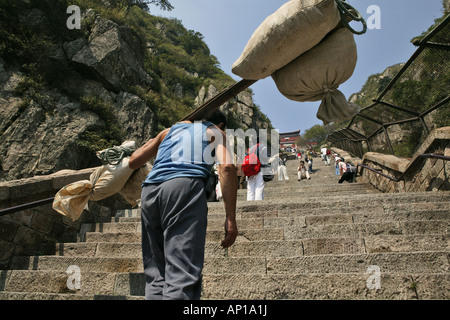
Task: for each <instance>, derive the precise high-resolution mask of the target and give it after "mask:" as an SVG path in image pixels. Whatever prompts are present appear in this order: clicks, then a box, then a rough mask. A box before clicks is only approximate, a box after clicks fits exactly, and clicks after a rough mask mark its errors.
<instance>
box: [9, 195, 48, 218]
mask: <svg viewBox="0 0 450 320" xmlns="http://www.w3.org/2000/svg"><path fill="white" fill-rule="evenodd" d="M53 199H54V197H52V198H46V199H42V200H37V201H33V202H28V203H24V204H19V205H17V206H14V207H10V208H6V209H0V217H1V216H5V215H7V214H11V213H16V212H19V211H23V210H26V209H32V208H35V207H39V206H43V205H46V204H49V203H52V202H53Z"/></svg>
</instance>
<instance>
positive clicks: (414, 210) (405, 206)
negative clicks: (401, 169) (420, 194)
mask: <svg viewBox="0 0 450 320" xmlns="http://www.w3.org/2000/svg"><path fill="white" fill-rule="evenodd" d="M448 208H450V202H431V203H387V204H376V205H371V206H370V205H367V206H364V205H358V206H346V207H342V208H339V209H337V208H331V207H318V208H301V209H300V208H299V209H274V210H273V211H254V212H251V211H247V212H242V211H240V212H239V211H238V212H237V213H236V219H238V220H239V219H245V218H249V219H250V218H264V217H283V216H286V217H287V216H292V215H301V216H314V215H320V216H332V215H336V216H337V215H353V216H356V215H363V216H367V217H374V218H375V219H376V216H377V215H384V214H386V215H391V214H398V213H402V214H405V215H408V214H410V215H414V216H419V215H420V216H423V217H426V216H427V215H428V216H430V217H432V216H440V217H441V220H444V218H445V217H446V216H450V209H448ZM224 217H225V211H224V210H223V209H222V211H220V210H214V211H213V212H209V213H208V223H209V222H212V220H215V219H219V220H223V219H224ZM385 218H386V217H383V219H385ZM445 219H446V218H445ZM416 220H420V218H416ZM140 221H141V212H140V209H133V210H127V211H121V212H119V213H118V216H117V217H114V218H112V219H111V222H140Z"/></svg>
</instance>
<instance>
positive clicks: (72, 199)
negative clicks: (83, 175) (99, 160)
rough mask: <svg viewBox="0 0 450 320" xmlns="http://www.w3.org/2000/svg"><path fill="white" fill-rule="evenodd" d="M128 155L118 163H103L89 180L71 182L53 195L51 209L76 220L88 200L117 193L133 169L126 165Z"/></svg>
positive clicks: (97, 199)
mask: <svg viewBox="0 0 450 320" xmlns="http://www.w3.org/2000/svg"><path fill="white" fill-rule="evenodd" d="M128 160H129V157H126V158H123V160H122V161H121V162H120V164H118V165H103V166H101V167H99V168H98V169H97V170H95V171H94V172H93V173H92V174H91V175H90V177H89V180H82V181H78V182H74V183H71V184H69V185H67V186H65V187H63V188H62V189H61V190H59V191H58V193H57V194H56V195H55V199H54V200H53V209H54V210H56V211H57V212H59V213H60V214H62V215H64V216H67V217H68V218H70V219H71V220H73V221H75V220H77V219H78V218H79V217H80V215H81V213H82V212H83V209H84V208H85V206H86V204H87V203H88V201H89V200H93V201H99V200H102V199H105V198H107V197H110V196H112V195H114V194H116V193H118V192H119V191H120V190H121V189H122V188H123V187H124V185H125V183H126V182H127V181H128V179H129V178H130V176H131V175H132V174H133V172H134V170H132V169H130V167H129V166H128Z"/></svg>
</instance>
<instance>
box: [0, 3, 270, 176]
mask: <svg viewBox="0 0 450 320" xmlns="http://www.w3.org/2000/svg"><path fill="white" fill-rule="evenodd" d="M15 5H16V4H9V5H5V8H1V6H3V5H0V14H1V13H3V12H2V11H1V10H3V9H4V10H5V11H7V13H8V14H9V15H11V12H13V11H8V9H10V8H8V6H11V7H13V6H15ZM11 10H12V9H11ZM27 10H28V11H25V12H20V14H19V15H20V17H25V18H23V21H28V20H27V19H26V17H29V15H30V14H32V15H33V16H34V17H35V18H36V19H34V21H47V20H51V19H52V17H51V16H50V15H51V13H48V12H46V11H44V10H42V8H27ZM136 10H138V9H136ZM139 10H140V9H139ZM101 12H102V14H99V13H98V10H97V11H96V10H91V9H89V8H88V9H84V10H83V11H82V26H83V28H82V30H80V31H79V32H78V33H76V34H75V36H74V35H73V34H72V35H71V36H70V37H54V38H52V41H51V43H50V45H47V46H45V49H43V53H42V54H41V56H39V57H40V58H39V59H34V58H33V57H28V58H27V57H24V56H20V54H18V53H17V54H14V53H15V52H13V53H11V52H10V51H8V50H6V49H4V48H1V47H0V136H1V138H0V166H1V167H0V180H2V181H4V180H13V179H20V178H26V177H30V176H34V175H44V174H51V173H54V172H56V171H59V170H63V169H74V170H78V169H84V168H88V167H93V166H97V165H100V162H99V160H98V159H97V157H96V155H95V151H96V150H99V149H101V148H105V147H110V146H113V145H118V144H120V143H121V142H123V141H125V140H135V141H136V143H137V145H138V146H139V145H141V144H142V143H144V142H145V141H147V140H148V139H149V138H151V137H152V136H153V135H154V134H155V133H156V132H157V131H158V130H160V129H161V128H163V127H165V126H167V125H168V124H169V125H170V123H173V122H174V120H175V121H176V117H177V116H178V114H177V113H176V112H172V111H171V109H170V108H171V107H173V106H175V108H177V109H180V108H178V107H176V106H178V105H183V106H185V108H186V110H188V109H189V108H191V109H192V108H194V107H197V106H198V105H200V104H201V103H203V102H204V101H206V99H208V98H210V97H212V96H214V94H216V93H217V92H218V91H219V90H222V89H223V88H224V87H226V86H227V85H229V81H230V80H229V79H231V78H229V79H228V78H227V80H226V81H225V82H227V83H222V82H221V79H214V78H211V77H209V78H208V77H206V76H205V75H204V74H203V76H202V71H200V70H199V71H198V72H197V71H196V70H193V67H192V66H190V67H186V66H184V65H183V63H182V62H177V61H176V62H175V63H174V62H172V61H167V62H165V60H164V59H168V60H170V59H173V55H166V56H164V55H162V53H161V52H162V48H167V47H169V46H171V45H173V42H174V41H173V40H172V42H170V41H169V40H167V39H168V35H167V34H165V33H167V32H168V31H167V30H166V29H165V28H164V23H166V24H169V23H170V21H164V20H163V19H162V18H158V20H157V22H154V21H153V20H148V21H147V20H142V21H144V22H145V23H146V24H148V25H150V24H152V23H153V24H154V26H151V27H152V28H153V29H152V30H157V31H158V32H159V33H160V34H157V35H155V37H156V36H158V37H159V38H158V39H163V40H164V39H166V40H167V42H164V43H162V41H163V40H159V42H158V43H156V41H155V43H151V42H150V41H148V39H145V37H143V36H142V34H139V29H138V28H136V26H134V27H131V26H129V25H127V23H124V22H123V21H122V23H117V22H114V21H113V20H111V19H109V18H108V17H105V16H104V14H103V13H104V12H105V11H101ZM139 15H141V16H145V15H147V16H150V15H148V14H147V13H144V12H139ZM38 18H39V19H38ZM145 19H146V18H145ZM142 21H140V22H141V24H142V23H144V22H142ZM6 23H7V22H5V24H6ZM1 27H2V28H3V27H5V30H6V31H7V30H8V27H7V26H6V25H5V26H4V25H2V26H1ZM177 27H178V28H181V29H180V30H181V31H180V32H184V33H187V34H188V35H189V32H190V31H189V32H187V31H186V30H185V29H184V28H182V27H180V26H177ZM23 28H27V29H28V30H27V32H28V33H32V32H33V30H32V29H31V25H30V24H24V26H23ZM7 32H8V31H7ZM46 32H48V31H46ZM141 33H144V32H142V31H141ZM5 34H6V33H4V34H2V35H0V38H1V37H2V36H3V37H5V39H6V40H5V42H6V43H8V41H10V43H13V40H14V39H19V40H24V41H23V42H24V43H25V40H28V39H21V37H25V36H24V33H23V32H19V31H17V30H16V29H14V30H11V31H9V33H8V34H6V36H5ZM36 36H37V37H39V36H41V35H40V34H39V33H37V34H36ZM194 39H199V37H198V36H197V37H196V38H194ZM1 40H3V39H1ZM35 41H36V42H37V43H39V42H38V40H36V39H35ZM146 41H147V42H146ZM197 45H201V46H204V47H205V46H206V45H205V44H204V43H203V42H199V43H198V44H197ZM43 47H44V46H43ZM13 48H14V47H13ZM2 49H3V50H2ZM206 49H207V48H206ZM188 51H189V50H186V53H184V52H183V55H191V56H194V54H193V53H189V52H188ZM191 51H192V50H191ZM17 52H18V50H17ZM33 59H34V60H33ZM42 61H45V63H43V62H42ZM163 64H165V65H169V64H172V67H174V65H176V68H177V72H178V74H179V73H182V74H183V77H185V76H186V74H187V75H188V79H189V81H191V82H190V83H187V84H186V83H183V82H182V81H181V80H179V79H171V81H169V80H167V79H166V78H165V77H164V75H163V74H162V73H163V72H162V71H161V70H162V67H161V65H163ZM177 64H178V65H177ZM199 66H200V67H201V61H200V62H199ZM200 67H198V68H200ZM217 69H218V68H217ZM180 70H181V71H180ZM50 72H52V76H53V78H52V80H53V81H48V79H47V78H48V77H47V76H48V74H50ZM214 72H215V74H220V75H222V74H224V73H223V71H221V70H214ZM54 74H57V76H54ZM199 74H200V75H199ZM172 78H173V77H172ZM222 78H223V75H222ZM55 79H56V80H55ZM180 79H184V78H180ZM212 83H214V85H213V84H212ZM192 92H194V93H195V92H196V93H195V94H194V95H193V94H192ZM189 95H190V96H193V97H192V98H190V96H189ZM194 96H195V97H196V100H195V102H194V101H193V100H194ZM186 106H187V107H186ZM222 109H223V110H224V111H226V113H227V114H228V116H229V119H230V118H231V119H233V120H234V121H235V123H234V124H235V127H242V128H243V129H247V128H250V127H252V128H256V129H257V128H269V127H271V125H270V121H269V120H268V119H267V118H266V117H265V116H264V115H262V114H261V112H260V111H259V108H258V107H257V106H255V104H254V103H253V99H252V96H251V91H250V90H247V91H245V92H243V93H241V94H240V95H239V96H238V97H236V98H235V99H232V100H230V102H229V103H227V104H225V105H224V106H222ZM178 112H179V113H180V114H182V113H184V114H187V113H186V112H185V111H184V109H181V110H178ZM164 114H169V115H170V116H171V117H170V116H167V115H164ZM163 115H164V116H163Z"/></svg>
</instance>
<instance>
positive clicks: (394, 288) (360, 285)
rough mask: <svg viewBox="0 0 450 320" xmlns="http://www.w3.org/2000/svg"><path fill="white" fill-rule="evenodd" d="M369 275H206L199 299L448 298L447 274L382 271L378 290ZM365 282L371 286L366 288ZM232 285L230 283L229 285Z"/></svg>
mask: <svg viewBox="0 0 450 320" xmlns="http://www.w3.org/2000/svg"><path fill="white" fill-rule="evenodd" d="M370 276H372V275H371V274H365V273H364V272H363V273H361V274H348V273H335V274H329V273H316V274H303V273H302V274H289V275H272V274H266V275H261V274H255V275H248V274H245V275H228V274H226V275H206V276H205V277H204V278H203V292H202V299H204V300H213V299H218V300H220V299H224V300H226V299H237V300H239V299H241V300H244V299H248V300H279V299H281V300H321V299H323V300H411V299H421V300H422V299H423V300H435V299H442V300H448V299H449V298H450V294H449V290H448V288H449V287H450V275H449V274H448V273H446V274H420V273H415V272H412V273H407V274H401V273H386V272H381V276H380V281H379V283H380V289H376V287H375V284H376V283H375V284H372V280H371V279H369V277H370ZM368 282H369V286H370V288H373V289H369V287H368ZM230 284H232V285H230Z"/></svg>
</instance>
